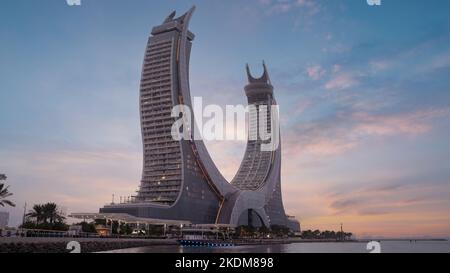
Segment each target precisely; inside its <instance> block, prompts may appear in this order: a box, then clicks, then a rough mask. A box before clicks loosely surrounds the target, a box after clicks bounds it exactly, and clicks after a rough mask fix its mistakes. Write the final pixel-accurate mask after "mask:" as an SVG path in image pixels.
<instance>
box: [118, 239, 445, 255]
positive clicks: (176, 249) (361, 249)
mask: <svg viewBox="0 0 450 273" xmlns="http://www.w3.org/2000/svg"><path fill="white" fill-rule="evenodd" d="M366 246H367V243H294V244H286V245H268V246H260V245H259V246H237V247H228V248H208V247H181V246H154V247H140V248H130V249H124V250H115V251H110V253H111V252H112V253H368V252H370V251H369V250H366ZM381 251H382V252H383V253H450V242H448V241H447V242H435V241H427V242H415V243H414V242H413V243H410V242H409V241H408V242H401V241H393V242H381Z"/></svg>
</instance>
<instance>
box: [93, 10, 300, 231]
mask: <svg viewBox="0 0 450 273" xmlns="http://www.w3.org/2000/svg"><path fill="white" fill-rule="evenodd" d="M194 10H195V7H193V8H191V9H190V10H189V11H188V12H187V13H185V14H184V15H182V16H180V17H178V18H176V17H175V12H173V13H172V14H170V15H169V16H168V17H167V18H166V19H165V20H164V22H163V23H162V24H161V25H159V26H156V27H154V28H153V29H152V32H151V36H150V38H149V40H148V44H147V49H146V52H145V59H144V63H143V68H142V78H141V85H140V115H141V129H142V139H143V150H144V162H143V172H142V180H141V184H140V187H139V190H138V191H137V195H136V196H135V197H133V198H132V199H131V200H129V202H125V203H122V204H110V205H106V206H105V207H103V208H101V209H100V212H101V213H125V214H130V215H133V216H136V217H141V218H154V219H167V220H183V221H190V222H192V223H194V224H226V225H232V226H240V225H251V226H262V225H264V226H266V227H271V226H286V227H289V228H290V229H291V230H294V231H299V230H300V224H299V223H298V222H297V221H296V220H294V219H292V218H290V217H288V216H287V215H286V213H285V211H284V207H283V202H282V195H281V145H278V146H277V148H276V149H273V151H264V149H261V145H263V144H264V141H263V140H259V139H256V140H253V139H250V138H249V140H248V142H247V148H246V152H245V156H244V159H243V161H242V163H241V165H240V167H239V170H238V172H237V174H236V175H235V177H234V179H233V180H232V181H231V183H230V182H228V181H227V180H226V179H225V178H224V177H223V176H222V174H221V173H220V172H219V170H218V169H217V167H216V165H215V164H214V162H213V160H212V159H211V156H210V155H209V153H208V151H207V149H206V146H205V144H204V142H203V141H202V140H195V139H181V140H175V139H174V138H173V136H172V125H173V124H174V122H175V120H176V118H174V117H173V116H172V109H173V107H175V106H177V105H185V106H187V107H190V108H191V109H192V105H191V104H192V101H191V95H190V90H189V59H190V52H191V47H192V42H193V40H194V37H195V35H194V34H193V33H192V32H190V31H189V29H188V27H189V21H190V19H191V17H192V14H193V12H194ZM247 75H248V84H247V86H245V94H246V95H247V98H248V104H249V105H251V106H254V107H256V109H258V108H259V107H261V106H262V105H264V106H268V107H267V109H269V111H268V115H271V114H272V113H270V111H271V110H270V109H271V107H270V106H273V105H276V101H275V98H274V94H273V86H272V84H271V82H270V78H269V74H268V72H267V68H266V66H265V65H264V73H263V75H262V76H261V77H260V78H255V77H253V76H252V75H251V73H250V69H249V68H248V67H247ZM256 119H257V120H254V121H253V122H254V123H255V124H258V123H260V122H261V121H262V120H264V121H265V122H267V121H268V124H267V125H266V126H267V128H268V129H269V130H272V129H273V128H271V123H270V121H271V119H270V118H269V119H261V120H260V117H257V118H256ZM192 120H194V119H192ZM194 123H195V122H194ZM251 123H252V121H250V126H249V130H254V128H253V127H254V126H251ZM194 126H195V124H194ZM277 126H278V125H277ZM250 133H251V132H249V134H250Z"/></svg>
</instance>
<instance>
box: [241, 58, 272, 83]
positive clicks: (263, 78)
mask: <svg viewBox="0 0 450 273" xmlns="http://www.w3.org/2000/svg"><path fill="white" fill-rule="evenodd" d="M263 68H264V72H263V74H262V76H261V77H259V78H255V77H253V76H252V73H251V72H250V66H249V65H248V64H247V65H246V69H247V77H248V82H249V83H267V84H271V82H270V77H269V72H268V70H267V66H266V63H265V62H264V61H263Z"/></svg>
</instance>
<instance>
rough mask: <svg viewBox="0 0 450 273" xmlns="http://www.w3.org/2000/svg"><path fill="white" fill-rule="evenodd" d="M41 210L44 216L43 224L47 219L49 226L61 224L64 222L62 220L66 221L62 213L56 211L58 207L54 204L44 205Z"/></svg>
mask: <svg viewBox="0 0 450 273" xmlns="http://www.w3.org/2000/svg"><path fill="white" fill-rule="evenodd" d="M42 208H43V211H44V215H45V222H46V221H47V219H48V221H49V223H50V224H54V223H61V222H63V221H64V219H66V217H64V216H63V215H62V213H61V212H60V211H59V210H58V205H56V204H55V203H47V204H44V205H42Z"/></svg>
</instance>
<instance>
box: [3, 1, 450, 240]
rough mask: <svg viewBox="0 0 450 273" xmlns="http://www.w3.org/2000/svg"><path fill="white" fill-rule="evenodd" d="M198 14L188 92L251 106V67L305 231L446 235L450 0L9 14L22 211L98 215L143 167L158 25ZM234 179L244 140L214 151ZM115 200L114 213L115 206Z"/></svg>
mask: <svg viewBox="0 0 450 273" xmlns="http://www.w3.org/2000/svg"><path fill="white" fill-rule="evenodd" d="M193 4H195V5H196V6H197V10H196V13H195V14H194V17H193V19H192V21H191V27H190V29H191V31H192V32H194V33H195V34H196V39H195V41H194V45H193V52H192V56H191V92H192V95H193V96H201V97H203V100H204V101H205V103H214V104H219V105H226V104H233V105H235V104H246V98H245V94H244V91H243V87H244V86H245V84H246V75H245V64H246V63H247V62H248V63H249V64H250V65H251V67H252V70H253V71H254V74H255V75H257V74H259V73H261V72H262V67H261V62H262V60H265V62H266V63H267V65H268V69H269V72H270V76H271V80H272V83H273V85H274V87H275V96H276V98H277V101H278V103H279V104H280V111H281V122H282V128H281V130H282V131H281V134H282V149H283V167H282V188H283V198H284V203H285V207H286V211H287V213H288V214H291V215H295V216H296V217H297V218H298V219H299V220H300V221H301V224H302V229H334V230H337V229H339V228H340V223H344V228H345V229H346V230H348V231H352V232H353V233H355V234H356V235H358V236H387V237H413V236H433V237H450V122H449V118H450V77H449V75H450V1H442V0H431V1H430V0H429V1H425V0H422V1H420V0H408V1H402V0H382V5H381V6H379V7H373V6H369V5H367V3H366V1H365V0H333V1H329V0H323V1H320V0H318V1H313V0H245V1H242V0H227V1H220V0H203V1H201V0H199V1H184V0H164V1H163V0H161V1H157V0H133V1H125V0H82V5H81V6H79V7H70V6H68V5H67V4H66V1H65V0H40V1H35V0H14V1H12V0H7V1H2V3H1V7H0V173H5V174H6V175H7V176H8V180H7V183H8V184H9V185H10V186H11V187H10V190H11V192H13V193H14V196H13V197H12V200H13V201H14V202H15V203H16V204H17V207H16V208H12V209H10V208H7V209H3V208H0V210H2V211H3V210H6V211H9V212H11V224H12V225H16V224H19V223H20V222H21V218H22V213H23V205H24V203H25V201H26V202H27V203H28V204H29V207H30V206H31V205H32V204H35V203H43V202H48V201H53V202H56V203H58V204H59V205H61V207H63V208H64V209H65V211H66V212H67V213H70V212H97V211H98V208H99V207H101V206H103V205H104V204H106V203H108V202H111V198H112V194H115V196H125V195H131V194H134V191H135V190H136V189H137V187H138V185H139V180H140V176H141V169H142V151H141V149H142V147H141V146H142V142H141V136H140V124H139V107H138V101H139V100H138V97H139V80H140V74H141V71H140V70H141V65H142V60H143V56H144V50H145V46H146V42H147V38H148V35H149V32H150V30H151V27H152V26H155V25H158V24H160V23H161V22H162V21H163V20H164V18H165V17H166V16H167V15H168V14H169V13H170V12H171V11H172V10H177V11H178V12H179V13H182V12H185V11H186V10H187V9H188V8H190V7H191V6H192V5H193ZM207 146H208V148H209V150H210V152H211V154H212V157H213V159H214V161H215V162H216V163H217V165H218V167H219V169H220V170H221V171H222V173H223V174H224V176H225V177H226V178H228V179H231V178H233V176H234V174H235V173H236V171H237V169H238V167H239V163H240V161H241V160H242V157H243V154H244V150H245V142H242V141H241V142H239V141H221V142H217V141H216V142H208V143H207ZM116 201H117V199H116Z"/></svg>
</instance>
